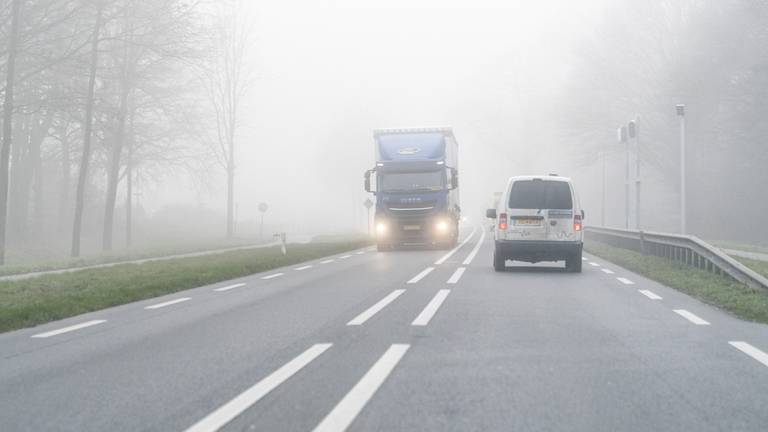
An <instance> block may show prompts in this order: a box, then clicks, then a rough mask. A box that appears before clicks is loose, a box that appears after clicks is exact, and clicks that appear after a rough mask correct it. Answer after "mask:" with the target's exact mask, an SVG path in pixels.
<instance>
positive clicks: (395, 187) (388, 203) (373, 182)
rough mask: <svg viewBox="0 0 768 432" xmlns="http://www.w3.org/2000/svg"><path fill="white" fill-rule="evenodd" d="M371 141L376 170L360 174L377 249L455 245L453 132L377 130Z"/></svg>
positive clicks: (457, 213)
mask: <svg viewBox="0 0 768 432" xmlns="http://www.w3.org/2000/svg"><path fill="white" fill-rule="evenodd" d="M373 139H374V146H375V166H374V167H373V168H372V169H369V170H367V171H366V172H365V190H366V192H370V193H372V194H373V195H374V196H375V205H376V209H375V213H374V229H375V236H376V246H377V249H378V250H379V251H387V250H393V249H397V248H399V247H400V246H403V245H430V246H437V247H441V248H452V247H455V246H456V244H457V243H458V238H459V222H460V220H461V207H460V205H459V161H458V143H457V142H456V138H455V137H454V135H453V130H452V129H451V128H447V127H441V128H407V129H377V130H374V131H373Z"/></svg>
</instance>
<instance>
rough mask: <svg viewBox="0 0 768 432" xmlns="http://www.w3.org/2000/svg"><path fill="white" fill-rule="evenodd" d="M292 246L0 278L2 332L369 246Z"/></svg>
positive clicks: (309, 244) (364, 244)
mask: <svg viewBox="0 0 768 432" xmlns="http://www.w3.org/2000/svg"><path fill="white" fill-rule="evenodd" d="M368 244H369V243H368V242H365V241H354V242H334V243H308V244H292V245H289V249H288V254H287V255H283V254H282V253H281V252H280V248H279V247H270V248H264V249H253V250H246V251H237V252H227V253H222V254H217V255H210V256H204V257H194V258H183V259H176V260H169V261H160V262H151V263H145V264H123V265H118V266H115V267H109V268H103V269H93V270H82V271H78V272H74V273H67V274H60V275H48V276H41V277H38V278H33V279H27V280H21V281H13V282H10V281H8V282H0V332H5V331H9V330H15V329H19V328H24V327H31V326H34V325H38V324H42V323H46V322H49V321H54V320H58V319H62V318H67V317H71V316H75V315H79V314H82V313H86V312H92V311H96V310H100V309H104V308H108V307H111V306H117V305H121V304H125V303H130V302H134V301H137V300H143V299H147V298H152V297H157V296H160V295H164V294H169V293H173V292H177V291H182V290H185V289H189V288H195V287H199V286H203V285H208V284H212V283H216V282H221V281H225V280H229V279H233V278H237V277H242V276H248V275H250V274H253V273H258V272H262V271H267V270H270V269H274V268H277V267H282V266H287V265H292V264H296V263H299V262H303V261H308V260H311V259H315V258H320V257H323V256H327V255H332V254H335V253H339V252H343V251H348V250H352V249H357V248H360V247H363V246H366V245H368Z"/></svg>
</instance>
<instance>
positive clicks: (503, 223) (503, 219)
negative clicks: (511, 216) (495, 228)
mask: <svg viewBox="0 0 768 432" xmlns="http://www.w3.org/2000/svg"><path fill="white" fill-rule="evenodd" d="M499 229H500V230H502V231H506V229H507V214H506V213H502V214H500V215H499Z"/></svg>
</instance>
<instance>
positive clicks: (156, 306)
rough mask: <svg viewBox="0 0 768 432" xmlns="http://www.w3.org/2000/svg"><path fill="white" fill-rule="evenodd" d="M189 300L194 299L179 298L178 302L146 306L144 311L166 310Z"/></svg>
mask: <svg viewBox="0 0 768 432" xmlns="http://www.w3.org/2000/svg"><path fill="white" fill-rule="evenodd" d="M187 300H192V297H182V298H177V299H176V300H169V301H167V302H162V303H158V304H153V305H150V306H146V307H145V308H144V309H160V308H164V307H166V306H172V305H175V304H178V303H183V302H185V301H187Z"/></svg>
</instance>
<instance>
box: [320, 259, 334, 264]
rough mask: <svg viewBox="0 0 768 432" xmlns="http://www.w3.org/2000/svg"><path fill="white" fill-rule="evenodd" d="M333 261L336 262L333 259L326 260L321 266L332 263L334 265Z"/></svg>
mask: <svg viewBox="0 0 768 432" xmlns="http://www.w3.org/2000/svg"><path fill="white" fill-rule="evenodd" d="M333 261H334V260H332V259H329V260H325V261H320V264H330V263H332V262H333Z"/></svg>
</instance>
